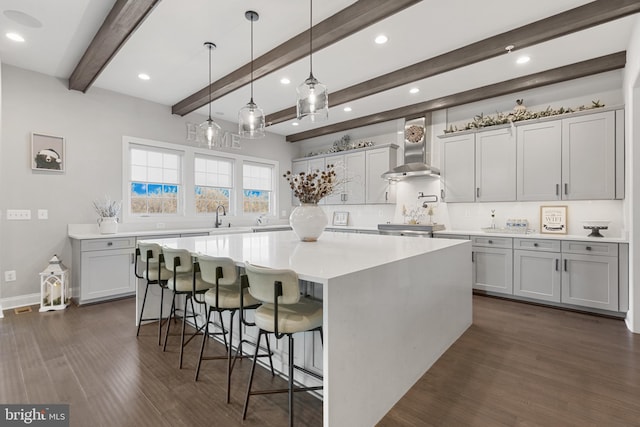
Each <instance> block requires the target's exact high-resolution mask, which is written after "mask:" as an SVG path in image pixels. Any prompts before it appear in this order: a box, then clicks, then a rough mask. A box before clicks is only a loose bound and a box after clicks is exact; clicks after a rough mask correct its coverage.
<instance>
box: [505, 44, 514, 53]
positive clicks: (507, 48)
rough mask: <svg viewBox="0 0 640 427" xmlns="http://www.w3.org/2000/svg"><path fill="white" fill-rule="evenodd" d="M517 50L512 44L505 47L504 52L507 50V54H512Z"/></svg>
mask: <svg viewBox="0 0 640 427" xmlns="http://www.w3.org/2000/svg"><path fill="white" fill-rule="evenodd" d="M514 48H515V46H514V45H512V44H510V45H509V46H505V48H504V50H506V51H507V52H509V53H511V51H512V50H513V49H514Z"/></svg>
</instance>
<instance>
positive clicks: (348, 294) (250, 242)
mask: <svg viewBox="0 0 640 427" xmlns="http://www.w3.org/2000/svg"><path fill="white" fill-rule="evenodd" d="M152 241H154V242H157V243H160V244H161V245H163V246H168V247H174V248H183V249H187V250H189V251H190V252H191V253H192V254H194V255H195V256H197V255H198V254H206V255H210V256H225V257H230V258H232V259H233V260H235V261H236V263H237V265H239V266H243V265H244V262H245V261H248V262H251V263H253V264H258V265H262V266H266V267H271V268H290V269H293V270H295V271H296V272H297V273H298V275H299V277H300V279H301V280H305V281H309V282H313V283H319V284H321V285H322V299H323V309H324V319H323V330H324V345H323V348H322V369H323V375H324V381H323V385H324V390H323V418H324V425H325V426H345V425H348V426H371V425H374V424H375V423H376V422H378V421H379V420H380V419H381V418H382V417H383V416H384V415H385V414H386V413H387V412H388V411H389V409H391V407H392V406H393V405H394V404H395V403H396V402H397V401H398V400H399V399H400V398H401V397H402V396H403V395H404V393H405V392H406V391H407V390H409V388H410V387H411V386H412V385H413V384H414V383H415V382H416V381H417V380H418V379H419V378H420V377H421V376H422V375H423V374H424V373H425V372H426V371H427V370H428V369H429V368H430V367H431V365H433V363H434V362H435V361H436V360H437V359H438V358H439V357H440V356H441V355H442V354H443V353H444V352H445V351H446V350H447V348H449V346H450V345H451V344H453V343H454V342H455V341H456V340H457V339H458V337H460V335H462V333H463V332H464V331H465V330H466V329H467V328H468V327H469V326H470V325H471V321H472V308H471V296H472V291H471V244H470V242H468V241H457V240H444V239H418V238H406V237H398V236H382V235H368V234H348V233H324V234H323V235H322V236H321V237H320V239H319V240H318V241H317V242H312V243H309V242H300V241H299V240H298V238H297V237H296V235H295V234H294V233H293V232H291V231H281V232H265V233H245V234H235V235H218V236H203V237H185V238H172V239H158V240H152Z"/></svg>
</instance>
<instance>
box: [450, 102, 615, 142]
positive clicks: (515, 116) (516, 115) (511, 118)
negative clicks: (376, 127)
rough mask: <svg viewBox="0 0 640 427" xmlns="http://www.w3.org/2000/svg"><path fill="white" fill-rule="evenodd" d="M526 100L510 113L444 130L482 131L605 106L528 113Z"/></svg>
mask: <svg viewBox="0 0 640 427" xmlns="http://www.w3.org/2000/svg"><path fill="white" fill-rule="evenodd" d="M523 101H524V100H522V99H518V100H517V101H516V103H517V105H516V107H515V108H514V109H513V110H514V111H513V112H510V113H496V115H495V116H485V115H483V114H482V113H480V114H478V115H477V116H475V117H474V118H473V121H472V122H469V123H467V124H466V125H465V126H464V128H461V129H459V128H458V127H457V126H454V125H449V128H447V129H445V130H444V133H445V134H447V133H454V132H462V131H465V130H471V129H480V128H485V127H489V126H496V125H505V124H509V123H513V122H519V121H522V120H531V119H539V118H541V117H550V116H558V115H561V114H568V113H575V112H576V111H584V110H592V109H594V108H602V107H604V104H601V103H600V100H597V101H591V105H588V106H585V105H581V106H579V107H575V108H564V107H560V108H558V109H557V110H554V109H552V108H551V107H550V106H549V107H547V108H546V110H543V111H538V112H534V111H527V109H526V107H525V106H524V105H523V104H522V103H523Z"/></svg>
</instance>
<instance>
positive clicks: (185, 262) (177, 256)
mask: <svg viewBox="0 0 640 427" xmlns="http://www.w3.org/2000/svg"><path fill="white" fill-rule="evenodd" d="M162 251H163V253H164V260H165V264H166V268H167V269H168V270H170V271H172V272H173V276H172V277H171V278H170V279H169V280H168V281H167V288H168V289H169V290H171V291H172V292H173V299H172V301H171V313H170V315H169V319H168V321H167V329H166V331H165V336H164V346H163V348H162V351H166V349H167V341H168V339H169V329H170V327H171V319H172V318H173V319H174V321H175V318H176V310H177V309H176V296H178V295H184V296H185V299H184V306H183V308H182V333H181V334H180V360H179V364H178V367H179V368H180V369H182V357H183V353H184V351H183V350H184V347H185V346H186V345H187V344H189V342H190V341H191V340H192V339H193V338H194V337H195V336H196V335H197V334H198V333H199V332H200V331H201V330H202V328H203V327H204V325H203V326H201V327H198V319H197V316H198V315H197V314H196V312H195V308H194V306H193V296H194V295H195V294H196V293H204V292H206V291H207V290H208V289H210V288H211V287H212V286H214V285H212V284H210V283H206V282H204V281H203V280H202V279H201V278H200V273H199V272H197V271H195V268H194V262H193V259H192V257H191V253H189V251H188V250H186V249H174V248H168V247H164V248H163V249H162ZM189 303H190V304H191V313H190V314H189V313H188V312H187V305H188V304H189ZM187 318H193V323H194V325H195V329H196V331H195V332H194V333H193V334H192V335H191V337H189V339H188V340H187V341H186V342H185V340H184V333H185V328H186V325H187Z"/></svg>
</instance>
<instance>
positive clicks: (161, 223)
mask: <svg viewBox="0 0 640 427" xmlns="http://www.w3.org/2000/svg"><path fill="white" fill-rule="evenodd" d="M156 228H164V222H158V223H156Z"/></svg>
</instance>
